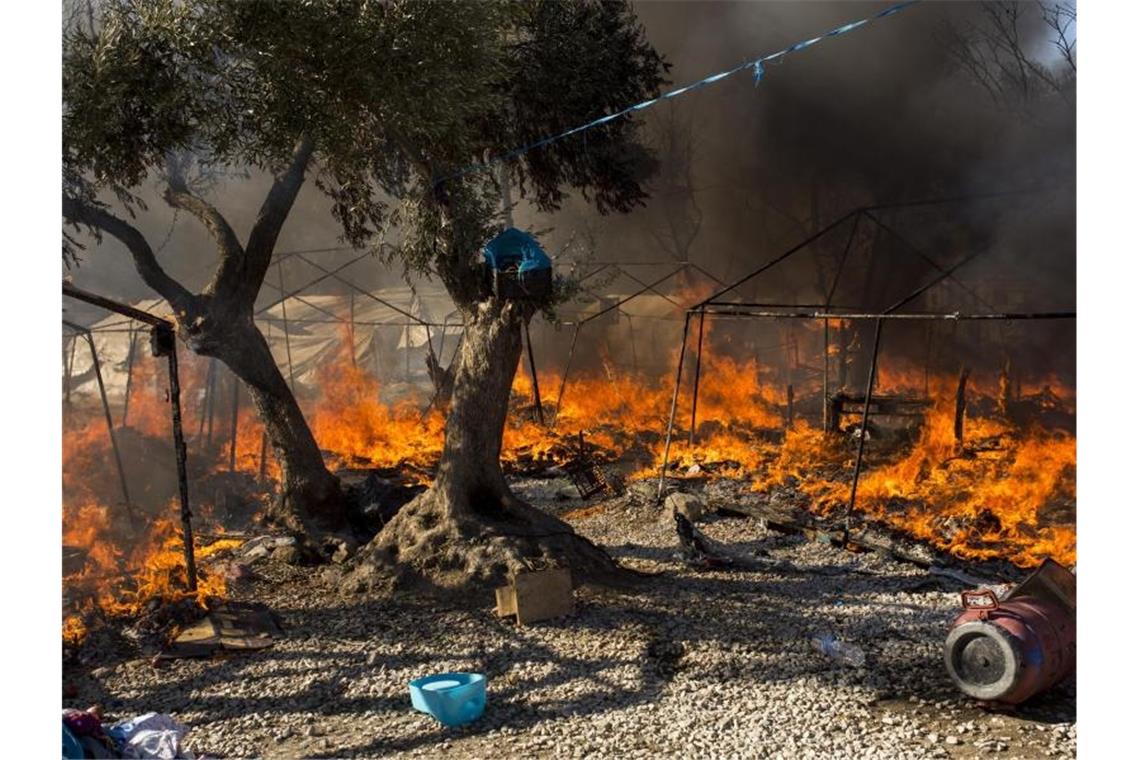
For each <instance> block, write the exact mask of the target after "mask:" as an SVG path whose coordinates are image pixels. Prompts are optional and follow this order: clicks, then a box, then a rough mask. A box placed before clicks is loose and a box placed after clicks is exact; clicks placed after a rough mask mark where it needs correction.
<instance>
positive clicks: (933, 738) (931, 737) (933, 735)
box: [926, 731, 938, 744]
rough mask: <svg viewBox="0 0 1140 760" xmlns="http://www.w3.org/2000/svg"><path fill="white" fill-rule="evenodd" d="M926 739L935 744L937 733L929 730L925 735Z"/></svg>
mask: <svg viewBox="0 0 1140 760" xmlns="http://www.w3.org/2000/svg"><path fill="white" fill-rule="evenodd" d="M926 741H928V742H930V743H931V744H937V743H938V734H936V733H934V732H933V731H931V732H930V733H929V734H927V735H926Z"/></svg>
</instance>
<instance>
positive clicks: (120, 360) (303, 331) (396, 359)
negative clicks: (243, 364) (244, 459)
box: [63, 284, 463, 400]
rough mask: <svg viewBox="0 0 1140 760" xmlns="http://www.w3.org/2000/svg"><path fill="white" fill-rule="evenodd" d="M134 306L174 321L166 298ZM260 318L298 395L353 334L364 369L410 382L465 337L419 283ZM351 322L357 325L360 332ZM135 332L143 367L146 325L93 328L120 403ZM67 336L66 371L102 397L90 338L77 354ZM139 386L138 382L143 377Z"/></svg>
mask: <svg viewBox="0 0 1140 760" xmlns="http://www.w3.org/2000/svg"><path fill="white" fill-rule="evenodd" d="M131 305H132V306H134V307H135V308H137V309H142V310H144V311H149V312H151V313H154V314H157V315H160V316H168V315H169V311H170V309H169V307H168V306H166V304H165V303H164V302H163V301H162V300H161V299H150V300H145V301H139V302H137V303H134V304H131ZM401 312H404V313H401ZM255 320H256V322H257V325H258V327H259V328H260V329H261V332H262V334H263V335H265V337H266V340H267V341H268V343H269V348H270V350H271V351H272V352H273V356H274V358H275V359H276V360H277V364H278V366H279V367H281V370H282V372H284V373H286V374H287V375H288V373H289V366H290V365H292V374H293V381H294V383H295V384H296V385H297V386H298V390H301V388H302V386H305V387H308V386H315V383H316V374H317V370H318V368H320V367H321V366H323V365H325V364H327V363H328V362H330V361H332V360H333V359H334V358H335V357H336V356H337V354H338V353H339V352H340V351H342V350H343V346H344V341H345V340H347V339H348V338H349V336H352V342H353V352H354V354H355V358H356V363H357V365H358V366H362V367H366V368H368V369H369V370H370V371H371V372H373V373H376V374H379V375H381V376H385V375H387V376H398V377H402V376H404V375H405V374H407V375H410V376H419V375H422V374H423V373H424V355H425V354H426V353H427V341H428V340H429V339H430V340H431V341H432V348H433V349H434V350H436V351H440V350H441V346H442V349H443V352H444V353H445V359H446V358H448V357H450V355H451V351H453V350H454V348H455V346H456V344H457V341H458V339H459V336H460V335H461V334H462V332H463V328H462V325H461V320H460V317H459V315H458V313H457V312H456V311H455V308H454V305H453V304H452V301H451V297H450V296H449V295H448V294H447V291H446V290H444V289H443V287H441V286H438V285H435V286H433V285H430V284H429V285H417V286H416V288H415V291H414V292H413V290H412V289H410V288H384V289H380V290H376V291H373V292H372V293H371V294H368V295H366V294H364V293H355V294H353V295H352V296H349V295H309V294H300V295H297V296H292V297H290V298H288V299H286V300H285V301H284V302H283V303H277V304H274V305H273V306H271V307H270V308H268V309H266V310H265V311H262V312H260V313H256V315H255ZM350 320H351V321H352V322H354V323H355V326H354V327H353V328H352V329H350V327H349V322H350ZM423 323H427V325H429V326H427V327H425V326H423ZM286 324H288V328H289V334H288V345H286V340H285V337H286V336H285V332H284V327H285V325H286ZM132 328H133V329H134V333H133V335H134V337H135V340H136V343H135V360H136V361H139V360H140V357H144V356H149V352H150V346H149V330H148V329H147V328H146V327H145V326H143V327H142V329H140V325H138V324H137V323H133V324H132V323H131V322H130V320H128V319H127V318H125V317H123V316H121V315H118V314H109V315H107V316H106V317H104V318H103V319H101V320H100V321H99V322H96V323H95V324H94V325H92V326H91V330H92V337H93V339H94V341H95V348H96V350H97V351H98V354H99V361H100V371H101V373H102V376H103V384H104V386H105V387H106V390H107V395H108V397H109V398H111V399H112V400H118V399H122V398H123V396H124V395H125V392H126V384H127V366H128V363H129V362H128V355H129V353H130V345H131V336H132V333H131V332H130V330H131V329H132ZM63 332H64V347H63V348H64V351H63V363H64V365H65V368H64V371H65V372H66V365H67V363H68V362H69V361H70V364H71V393H72V394H73V395H78V396H81V397H83V396H91V397H96V396H97V394H98V392H99V391H98V386H97V384H96V381H95V374H94V369H93V364H92V360H91V351H90V348H89V347H88V345H87V340H86V339H85V338H83V337H79V338H78V339H77V340H75V345H74V349H73V348H72V345H71V344H72V338H71V335H72V333H73V331H72V330H71V329H70V328H67V327H64V330H63ZM184 361H186V360H184ZM136 366H137V365H136ZM133 381H134V382H137V375H136V376H135V377H134V378H133Z"/></svg>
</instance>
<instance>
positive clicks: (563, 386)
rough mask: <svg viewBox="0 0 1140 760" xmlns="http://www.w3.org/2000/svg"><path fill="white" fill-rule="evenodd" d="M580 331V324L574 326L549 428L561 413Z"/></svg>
mask: <svg viewBox="0 0 1140 760" xmlns="http://www.w3.org/2000/svg"><path fill="white" fill-rule="evenodd" d="M581 329H582V323H581V322H579V323H578V324H576V325H574V337H573V338H571V339H570V355H569V356H567V357H566V367H565V368H564V369H563V370H562V382H561V384H559V386H558V401H557V403H555V404H554V418H553V419H551V420H550V427H552V428H553V427H554V425H555V423H556V422H558V413H559V412H560V411H562V394H563V393H564V392H565V391H566V378H567V376H569V374H570V363H571V362H573V361H574V347H575V346H577V345H578V331H579V330H581Z"/></svg>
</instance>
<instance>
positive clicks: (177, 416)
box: [155, 327, 236, 591]
mask: <svg viewBox="0 0 1140 760" xmlns="http://www.w3.org/2000/svg"><path fill="white" fill-rule="evenodd" d="M155 332H156V333H160V332H164V333H166V334H163V335H160V336H156V340H155V342H156V344H157V345H158V346H160V347H161V348H162V349H163V350H165V351H166V352H167V353H166V356H167V362H168V367H169V369H170V418H171V423H172V424H171V427H172V428H173V430H174V459H175V462H176V463H177V465H178V500H179V502H180V507H181V509H180V516H181V518H182V551H183V553H184V554H185V557H186V588H188V589H189V590H190V591H197V590H198V571H197V568H196V567H195V566H194V530H193V528H192V527H191V525H190V518H191V517H193V513H192V512H191V511H190V490H189V486H188V485H187V481H186V439H185V438H184V437H183V436H182V400H181V395H182V391H181V388H180V386H179V384H178V350H177V349H176V348H175V342H174V331H173V330H172V329H171V328H170V327H156V328H155ZM235 380H236V378H235Z"/></svg>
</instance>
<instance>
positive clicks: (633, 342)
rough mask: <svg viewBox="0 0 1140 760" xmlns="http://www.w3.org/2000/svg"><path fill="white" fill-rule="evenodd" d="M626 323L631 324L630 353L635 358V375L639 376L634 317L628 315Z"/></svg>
mask: <svg viewBox="0 0 1140 760" xmlns="http://www.w3.org/2000/svg"><path fill="white" fill-rule="evenodd" d="M625 321H626V323H628V324H629V353H630V356H632V357H633V373H634V374H635V375H636V374H637V335H636V334H635V333H634V331H633V317H631V316H630V315H628V314H626V315H625Z"/></svg>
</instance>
